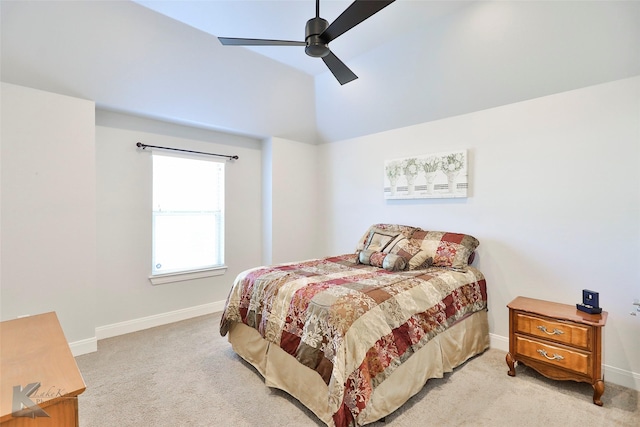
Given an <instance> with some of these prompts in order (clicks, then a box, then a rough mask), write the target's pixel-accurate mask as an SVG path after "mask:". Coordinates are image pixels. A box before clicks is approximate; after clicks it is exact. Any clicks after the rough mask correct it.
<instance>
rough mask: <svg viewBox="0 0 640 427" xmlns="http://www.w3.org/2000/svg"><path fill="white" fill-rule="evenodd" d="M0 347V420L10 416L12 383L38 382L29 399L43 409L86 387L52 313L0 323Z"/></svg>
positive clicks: (2, 420) (18, 384)
mask: <svg viewBox="0 0 640 427" xmlns="http://www.w3.org/2000/svg"><path fill="white" fill-rule="evenodd" d="M0 348H1V349H2V351H1V352H0V373H1V374H2V375H1V376H2V381H1V382H0V386H1V387H0V396H2V399H1V400H0V401H1V404H0V422H4V421H7V420H9V419H11V418H12V411H13V396H14V391H13V388H14V386H19V387H20V389H21V390H22V389H23V388H24V387H26V386H27V385H28V384H32V383H40V387H39V388H38V389H37V390H36V391H35V392H34V393H33V394H31V395H30V399H31V401H32V402H34V403H38V404H39V405H40V407H42V408H46V407H47V406H49V405H51V404H53V403H55V402H57V401H59V400H60V399H63V398H66V397H72V396H77V395H79V394H80V393H82V392H83V391H84V390H85V384H84V380H83V379H82V375H81V374H80V371H79V370H78V365H77V364H76V361H75V359H74V358H73V355H72V354H71V350H70V349H69V345H68V344H67V340H66V339H65V336H64V333H63V332H62V328H61V327H60V323H59V322H58V317H57V316H56V314H55V313H54V312H51V313H45V314H40V315H36V316H29V317H24V318H21V319H14V320H7V321H4V322H0ZM45 410H46V409H45Z"/></svg>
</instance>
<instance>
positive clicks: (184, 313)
mask: <svg viewBox="0 0 640 427" xmlns="http://www.w3.org/2000/svg"><path fill="white" fill-rule="evenodd" d="M223 309H224V301H216V302H212V303H208V304H202V305H197V306H195V307H189V308H183V309H181V310H175V311H170V312H168V313H160V314H154V315H153V316H147V317H141V318H138V319H132V320H127V321H124V322H119V323H113V324H111V325H105V326H98V327H97V328H96V336H95V337H93V338H87V339H84V340H80V341H75V342H72V343H69V347H70V348H71V353H72V354H73V356H74V357H75V356H80V355H81V354H87V353H93V352H94V351H97V350H98V340H102V339H105V338H111V337H116V336H118V335H124V334H129V333H131V332H137V331H142V330H144V329H149V328H153V327H156V326H162V325H167V324H169V323H173V322H179V321H181V320H186V319H191V318H193V317H198V316H204V315H205V314H211V313H215V312H217V311H222V310H223Z"/></svg>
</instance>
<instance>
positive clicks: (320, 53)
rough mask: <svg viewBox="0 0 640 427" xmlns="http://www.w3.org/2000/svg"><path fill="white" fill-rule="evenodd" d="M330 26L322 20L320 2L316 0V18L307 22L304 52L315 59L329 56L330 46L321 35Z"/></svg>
mask: <svg viewBox="0 0 640 427" xmlns="http://www.w3.org/2000/svg"><path fill="white" fill-rule="evenodd" d="M328 26H329V22H328V21H327V20H326V19H322V18H320V0H316V17H315V18H311V19H309V20H308V21H307V25H306V27H305V34H304V41H305V42H306V43H307V46H306V47H305V48H304V51H305V53H306V54H307V55H309V56H312V57H314V58H322V57H325V56H327V55H328V54H329V44H328V43H327V42H325V41H324V40H322V39H321V38H320V34H322V33H324V30H326V29H327V27H328Z"/></svg>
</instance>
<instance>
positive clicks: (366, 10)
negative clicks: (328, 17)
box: [320, 0, 395, 43]
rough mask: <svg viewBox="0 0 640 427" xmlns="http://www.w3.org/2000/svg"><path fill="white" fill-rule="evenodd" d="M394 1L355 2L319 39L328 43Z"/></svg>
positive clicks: (367, 0)
mask: <svg viewBox="0 0 640 427" xmlns="http://www.w3.org/2000/svg"><path fill="white" fill-rule="evenodd" d="M394 1H395V0H356V1H354V2H353V3H351V6H349V7H348V8H347V9H346V10H345V11H344V12H342V14H341V15H340V16H338V17H337V18H336V19H335V21H333V22H332V23H331V25H329V27H328V28H327V29H326V30H324V32H323V33H322V34H321V35H320V38H321V39H322V40H324V41H325V42H327V43H329V42H330V41H331V40H334V39H336V38H338V37H339V36H341V35H342V34H344V33H346V32H347V31H349V30H350V29H352V28H353V27H355V26H356V25H358V24H359V23H361V22H362V21H364V20H365V19H367V18H370V17H371V16H373V15H374V14H376V13H378V12H380V11H381V10H382V9H384V8H385V7H387V6H389V5H390V4H391V3H393V2H394Z"/></svg>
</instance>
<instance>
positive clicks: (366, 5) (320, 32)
mask: <svg viewBox="0 0 640 427" xmlns="http://www.w3.org/2000/svg"><path fill="white" fill-rule="evenodd" d="M394 1H395V0H390V1H388V0H356V1H354V2H353V3H351V5H350V6H349V7H348V8H347V9H345V11H344V12H342V14H341V15H340V16H338V17H337V18H336V19H335V21H333V22H332V23H331V25H329V22H327V20H325V19H322V18H320V0H316V17H315V18H311V19H309V20H308V21H307V25H306V28H305V41H303V42H302V41H290V40H267V39H243V38H230V37H218V40H220V43H222V44H223V45H225V46H305V48H304V51H305V52H306V54H307V55H309V56H312V57H314V58H322V60H323V61H324V63H325V64H326V65H327V67H328V68H329V70H330V71H331V72H332V73H333V75H334V76H335V78H336V79H337V80H338V81H339V82H340V84H341V85H343V84H345V83H349V82H350V81H352V80H355V79H357V78H358V76H356V75H355V74H354V73H353V71H351V70H350V69H349V67H347V66H346V65H345V64H344V62H342V61H341V60H340V59H338V57H337V56H336V55H334V54H333V52H331V50H330V49H329V42H331V41H332V40H334V39H336V38H338V37H339V36H341V35H342V34H344V33H346V32H347V31H349V30H350V29H352V28H353V27H355V26H356V25H358V24H360V23H361V22H362V21H364V20H365V19H368V18H370V17H371V16H373V15H374V14H376V13H378V12H379V11H381V10H382V9H384V8H385V7H387V6H389V5H390V4H391V3H393V2H394Z"/></svg>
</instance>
